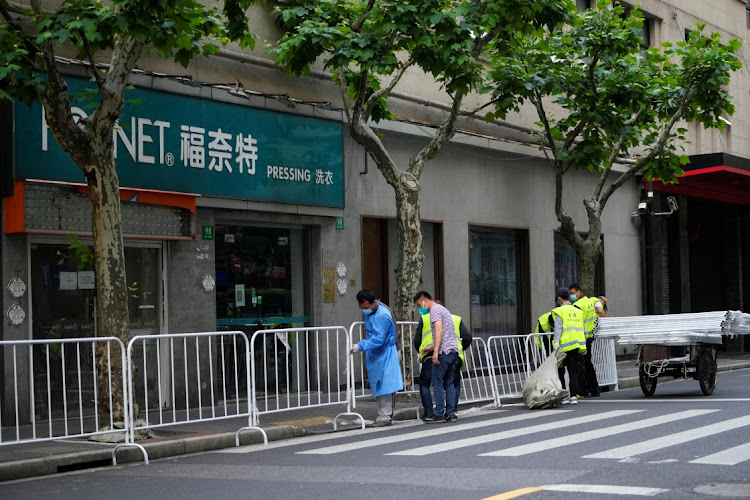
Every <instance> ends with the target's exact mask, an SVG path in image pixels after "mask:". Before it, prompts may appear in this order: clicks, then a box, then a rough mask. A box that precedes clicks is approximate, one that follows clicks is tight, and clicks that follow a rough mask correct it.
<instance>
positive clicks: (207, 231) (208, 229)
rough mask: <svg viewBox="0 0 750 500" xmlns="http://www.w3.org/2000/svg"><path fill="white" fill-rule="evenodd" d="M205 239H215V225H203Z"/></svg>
mask: <svg viewBox="0 0 750 500" xmlns="http://www.w3.org/2000/svg"><path fill="white" fill-rule="evenodd" d="M203 239H204V240H212V239H214V227H213V226H203Z"/></svg>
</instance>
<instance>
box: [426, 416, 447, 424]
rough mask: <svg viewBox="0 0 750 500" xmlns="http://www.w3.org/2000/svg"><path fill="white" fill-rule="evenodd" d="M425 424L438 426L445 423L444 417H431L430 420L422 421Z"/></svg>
mask: <svg viewBox="0 0 750 500" xmlns="http://www.w3.org/2000/svg"><path fill="white" fill-rule="evenodd" d="M424 422H425V423H426V424H439V423H442V422H446V420H445V415H434V414H433V415H432V418H431V419H430V420H425V421H424Z"/></svg>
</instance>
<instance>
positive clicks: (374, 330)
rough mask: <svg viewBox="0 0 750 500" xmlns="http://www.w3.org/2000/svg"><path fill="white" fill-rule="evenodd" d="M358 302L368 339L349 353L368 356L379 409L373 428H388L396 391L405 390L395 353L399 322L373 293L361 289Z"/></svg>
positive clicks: (357, 344)
mask: <svg viewBox="0 0 750 500" xmlns="http://www.w3.org/2000/svg"><path fill="white" fill-rule="evenodd" d="M357 302H358V303H359V308H360V309H361V310H362V317H363V319H364V322H365V331H366V333H367V338H366V339H364V340H360V341H359V342H358V343H356V344H354V345H353V346H352V348H351V350H350V351H349V352H350V353H351V354H354V353H356V352H360V351H361V352H364V353H365V363H366V364H367V378H368V379H369V380H370V390H371V391H372V395H373V396H375V403H376V406H377V409H378V417H377V419H376V420H375V423H374V424H373V426H374V427H386V426H388V425H391V420H392V419H393V409H394V407H395V406H396V392H397V391H400V390H401V389H403V388H404V380H403V378H402V377H401V368H400V366H399V363H398V351H397V350H396V322H395V321H394V319H393V315H392V314H391V311H390V309H388V307H387V306H386V305H385V304H383V303H382V302H381V301H379V300H376V299H375V294H374V293H372V292H371V291H370V290H360V291H359V293H357Z"/></svg>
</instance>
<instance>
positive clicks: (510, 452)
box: [479, 410, 719, 458]
mask: <svg viewBox="0 0 750 500" xmlns="http://www.w3.org/2000/svg"><path fill="white" fill-rule="evenodd" d="M717 411H719V410H687V411H682V412H679V413H671V414H669V415H661V416H659V417H653V418H647V419H645V420H637V421H635V422H629V423H627V424H622V425H616V426H614V427H605V428H603V429H592V430H587V431H586V432H585V433H582V434H575V435H569V436H562V437H559V438H554V439H547V440H544V441H537V442H535V443H531V444H527V445H522V446H514V447H513V448H506V449H504V450H498V451H493V452H491V453H482V454H480V455H479V456H480V457H518V456H521V455H529V454H531V453H537V452H540V451H549V450H551V449H553V448H560V447H563V446H568V445H571V444H580V443H583V442H585V441H592V440H594V439H599V438H603V437H609V436H613V435H615V434H622V433H625V432H631V431H637V430H640V429H644V428H646V427H653V426H655V425H661V424H666V423H669V422H675V421H677V420H683V419H686V418H692V417H697V416H700V415H706V414H708V413H714V412H717ZM590 456H593V455H590ZM629 456H630V455H623V456H622V457H619V456H618V457H617V458H625V457H629ZM612 458H615V457H612Z"/></svg>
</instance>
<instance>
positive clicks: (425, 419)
mask: <svg viewBox="0 0 750 500" xmlns="http://www.w3.org/2000/svg"><path fill="white" fill-rule="evenodd" d="M434 421H435V414H434V413H430V414H429V415H425V416H424V417H422V422H425V423H430V422H434Z"/></svg>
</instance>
